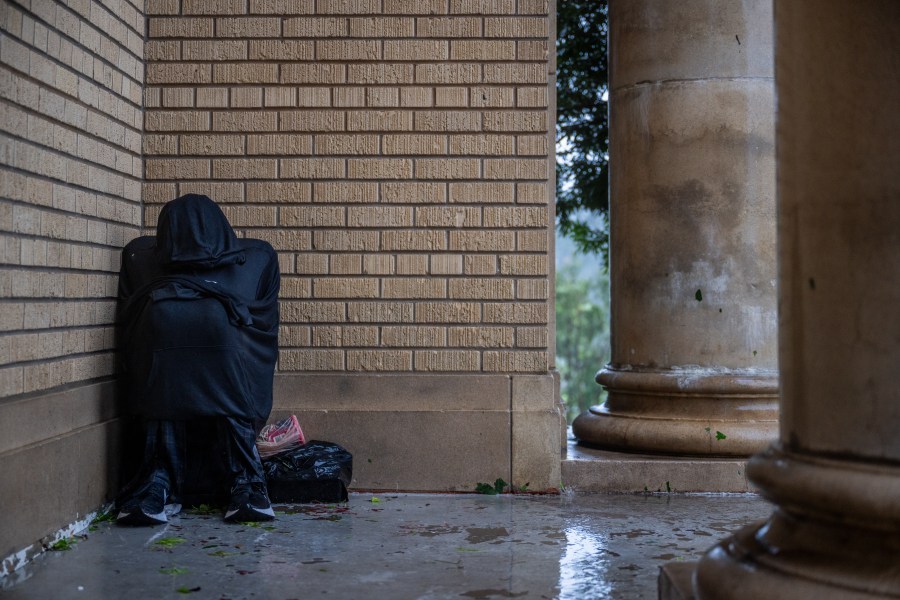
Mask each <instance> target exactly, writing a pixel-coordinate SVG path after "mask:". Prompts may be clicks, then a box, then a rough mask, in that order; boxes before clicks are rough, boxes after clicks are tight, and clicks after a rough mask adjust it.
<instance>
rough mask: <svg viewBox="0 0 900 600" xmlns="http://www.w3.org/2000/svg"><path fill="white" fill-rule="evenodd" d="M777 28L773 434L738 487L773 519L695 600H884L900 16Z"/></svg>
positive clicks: (827, 10)
mask: <svg viewBox="0 0 900 600" xmlns="http://www.w3.org/2000/svg"><path fill="white" fill-rule="evenodd" d="M775 17H776V30H777V32H778V39H777V41H776V57H777V92H778V113H777V114H778V138H777V139H778V216H779V232H778V236H779V238H778V241H779V265H780V273H779V296H780V297H779V303H780V324H779V335H780V346H781V350H780V351H781V357H780V363H781V368H782V398H781V401H782V423H781V439H780V443H779V444H777V445H775V446H774V447H773V448H772V449H771V450H769V451H768V452H766V453H765V454H763V455H761V456H758V457H755V458H754V459H753V460H752V461H751V463H750V466H749V468H748V474H749V476H750V478H751V479H752V480H753V481H754V482H755V483H756V484H757V485H759V487H760V491H761V493H762V494H763V495H764V496H766V497H768V498H769V499H770V500H773V501H774V502H776V503H777V504H778V505H779V509H778V510H777V511H776V512H775V514H774V515H773V516H772V517H771V519H770V520H769V521H768V522H767V523H766V524H765V525H764V526H763V527H761V528H759V527H756V528H753V527H751V528H748V529H747V530H745V531H744V532H742V533H741V534H738V535H737V536H736V537H734V538H731V539H728V540H725V541H724V542H722V543H721V544H720V545H718V546H716V547H715V548H713V549H712V550H711V551H710V552H709V553H708V555H707V557H706V558H705V559H704V561H702V562H701V565H700V568H699V569H698V571H697V573H696V584H697V588H698V589H697V591H698V597H700V598H722V597H727V598H751V597H752V598H761V597H775V596H777V597H779V598H804V599H806V598H817V599H820V598H825V599H830V598H873V597H892V598H894V597H898V596H900V572H898V569H897V564H898V557H900V437H898V436H897V431H898V430H900V375H898V373H900V371H898V365H900V310H898V307H900V279H898V275H900V169H898V165H900V117H898V114H897V106H900V4H898V3H896V2H894V1H891V0H867V1H862V2H853V3H844V2H839V1H837V0H829V1H827V2H821V1H818V0H816V1H813V0H799V1H798V0H790V1H784V0H781V1H779V2H777V4H776V12H775ZM726 581H727V582H728V584H727V585H723V582H726ZM726 588H727V590H728V591H727V592H726V591H724V590H725V589H726Z"/></svg>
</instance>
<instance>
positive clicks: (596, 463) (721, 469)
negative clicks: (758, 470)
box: [562, 439, 755, 494]
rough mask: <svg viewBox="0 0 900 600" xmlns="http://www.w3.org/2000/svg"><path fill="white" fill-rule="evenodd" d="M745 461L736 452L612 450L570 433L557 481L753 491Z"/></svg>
mask: <svg viewBox="0 0 900 600" xmlns="http://www.w3.org/2000/svg"><path fill="white" fill-rule="evenodd" d="M746 465H747V459H742V458H706V457H681V456H659V455H651V454H631V453H625V452H612V451H609V450H599V449H595V448H588V447H585V446H581V445H579V444H577V442H576V441H575V440H574V439H570V440H569V444H568V449H567V455H566V457H565V458H564V459H563V461H562V483H563V485H564V486H565V487H566V488H567V489H571V490H573V491H575V492H576V493H591V492H594V493H621V494H631V493H641V492H676V493H677V492H727V493H740V492H753V491H755V489H754V488H753V486H752V485H751V484H750V482H749V481H748V480H747V477H746V474H745V473H746Z"/></svg>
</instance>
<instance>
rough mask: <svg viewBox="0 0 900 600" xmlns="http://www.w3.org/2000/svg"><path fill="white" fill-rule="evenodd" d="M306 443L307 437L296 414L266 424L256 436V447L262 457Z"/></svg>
mask: <svg viewBox="0 0 900 600" xmlns="http://www.w3.org/2000/svg"><path fill="white" fill-rule="evenodd" d="M305 443H306V438H305V437H304V436H303V430H302V429H300V422H299V421H298V420H297V416H296V415H291V416H290V417H288V418H287V419H282V420H281V421H278V422H277V423H272V424H271V425H266V426H265V427H263V428H262V431H260V432H259V435H258V436H257V437H256V448H257V450H259V455H260V456H261V457H262V458H268V457H269V456H273V455H275V454H278V453H280V452H285V451H287V450H293V449H294V448H297V447H298V446H302V445H303V444H305Z"/></svg>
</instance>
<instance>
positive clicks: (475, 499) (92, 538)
mask: <svg viewBox="0 0 900 600" xmlns="http://www.w3.org/2000/svg"><path fill="white" fill-rule="evenodd" d="M275 508H276V511H277V514H278V516H277V518H276V520H275V521H273V522H271V523H249V524H240V525H229V524H226V523H223V522H222V520H221V516H220V515H219V514H218V513H215V514H202V512H199V511H196V510H194V511H191V510H188V511H185V512H183V513H182V514H181V515H179V516H178V517H175V518H173V519H172V520H171V521H170V523H169V524H168V525H166V526H159V527H153V528H129V527H121V526H117V525H115V524H114V523H108V522H107V523H100V524H97V525H94V526H93V527H92V528H93V529H94V531H89V532H85V535H86V537H84V538H78V537H76V538H74V541H75V542H76V543H75V544H74V545H73V547H72V548H71V549H70V550H65V551H53V552H45V553H44V554H42V555H41V556H39V557H38V558H37V559H36V560H35V561H33V562H32V563H30V564H29V565H27V566H26V567H25V568H23V569H21V570H19V571H17V572H16V573H14V574H13V575H11V576H9V577H7V578H6V579H5V580H0V589H2V591H0V596H2V597H3V598H4V599H6V598H9V599H10V600H12V599H20V598H21V599H26V598H42V599H43V598H54V599H67V598H78V599H106V598H116V599H118V598H126V599H133V600H138V599H143V598H190V599H191V600H195V599H196V600H200V599H220V598H229V599H235V600H237V599H241V598H259V599H277V600H288V599H293V598H296V599H307V598H341V599H343V598H348V599H357V598H359V599H365V600H378V599H382V598H384V599H406V598H409V599H413V598H416V599H437V598H463V599H465V598H471V599H494V598H565V599H579V600H581V599H606V598H609V599H616V600H619V599H623V600H628V599H637V598H656V578H657V574H658V568H659V566H660V565H662V564H664V563H666V562H669V561H682V560H694V559H696V558H698V557H699V556H700V555H701V554H702V553H703V551H704V550H706V549H707V548H708V547H709V546H711V545H712V544H713V543H715V542H716V541H717V540H719V539H721V538H722V537H724V536H725V535H726V534H728V533H730V532H732V531H735V530H736V529H738V528H740V527H741V526H743V525H745V524H747V523H749V522H751V521H755V520H757V519H760V518H763V517H766V516H768V514H769V512H770V510H771V507H770V505H768V504H767V503H766V502H765V501H763V500H762V499H760V498H758V497H756V496H752V495H729V496H683V495H675V494H671V495H627V496H626V495H565V494H564V495H562V496H528V495H503V496H482V495H469V494H459V495H431V494H377V495H375V496H373V495H372V494H352V495H351V497H350V502H349V503H345V504H338V505H291V506H276V507H275Z"/></svg>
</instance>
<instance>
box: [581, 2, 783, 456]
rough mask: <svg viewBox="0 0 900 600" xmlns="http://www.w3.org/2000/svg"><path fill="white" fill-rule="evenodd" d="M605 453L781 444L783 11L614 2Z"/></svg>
mask: <svg viewBox="0 0 900 600" xmlns="http://www.w3.org/2000/svg"><path fill="white" fill-rule="evenodd" d="M609 6H610V71H611V83H612V86H611V94H610V102H611V119H610V123H611V131H610V157H611V162H610V166H611V201H612V204H611V260H612V265H611V276H612V277H611V283H612V360H611V362H610V364H609V365H608V366H607V367H606V368H605V369H603V371H601V372H600V373H599V374H598V376H597V381H598V382H599V383H600V384H601V385H603V386H605V387H606V388H607V389H608V390H609V398H608V400H607V402H606V403H605V405H603V406H601V407H594V408H592V409H591V410H590V412H589V413H585V414H582V415H581V416H580V417H578V419H576V421H575V423H574V430H575V435H576V436H577V437H578V438H580V439H581V440H583V441H588V442H592V443H595V444H599V445H602V446H604V447H610V448H618V449H623V450H632V451H651V452H668V453H679V454H710V455H717V454H720V455H749V454H752V453H753V452H756V451H759V450H762V449H763V448H764V447H765V446H766V444H768V443H769V442H770V441H772V440H773V439H774V438H775V437H776V431H777V362H776V361H777V343H776V342H777V339H776V336H777V334H776V317H775V279H776V272H775V215H774V213H775V198H774V187H775V174H774V166H775V161H774V144H773V141H774V125H773V122H774V117H773V113H774V108H773V105H774V100H773V92H774V81H773V64H772V7H771V1H770V0H746V1H738V0H727V1H722V0H679V1H678V2H662V1H659V0H611V1H610V3H609Z"/></svg>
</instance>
